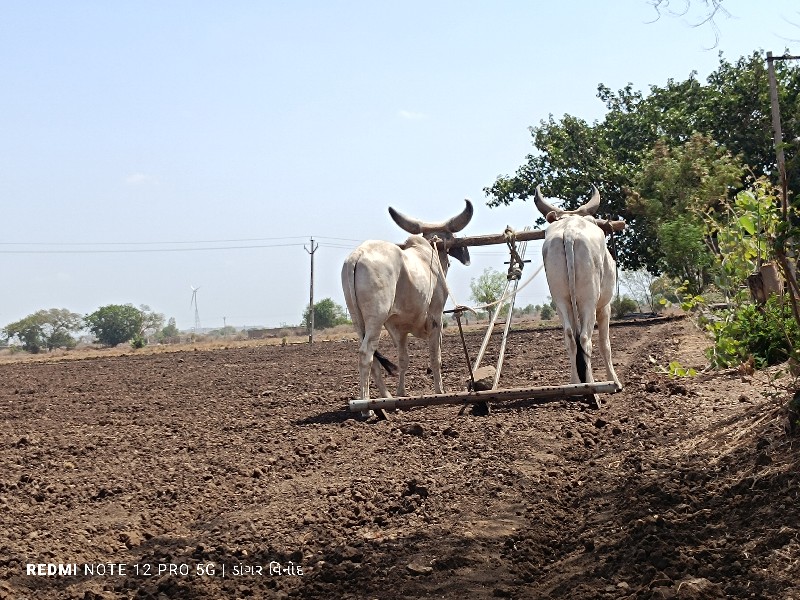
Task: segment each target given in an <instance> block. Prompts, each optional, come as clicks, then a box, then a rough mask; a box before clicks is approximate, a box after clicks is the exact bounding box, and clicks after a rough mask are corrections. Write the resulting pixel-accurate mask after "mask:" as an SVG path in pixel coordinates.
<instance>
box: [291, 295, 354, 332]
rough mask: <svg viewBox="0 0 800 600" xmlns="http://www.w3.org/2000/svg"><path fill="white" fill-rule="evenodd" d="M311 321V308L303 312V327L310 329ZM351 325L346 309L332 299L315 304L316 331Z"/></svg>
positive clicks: (308, 307)
mask: <svg viewBox="0 0 800 600" xmlns="http://www.w3.org/2000/svg"><path fill="white" fill-rule="evenodd" d="M310 320H311V307H310V306H307V307H306V310H305V311H304V312H303V321H302V325H303V327H308V326H309V323H310ZM345 323H349V321H348V319H347V314H346V313H345V311H344V308H343V307H342V306H340V305H339V304H336V303H335V302H334V301H333V300H331V299H330V298H325V299H324V300H320V301H319V302H315V303H314V329H328V328H329V327H335V326H337V325H344V324H345Z"/></svg>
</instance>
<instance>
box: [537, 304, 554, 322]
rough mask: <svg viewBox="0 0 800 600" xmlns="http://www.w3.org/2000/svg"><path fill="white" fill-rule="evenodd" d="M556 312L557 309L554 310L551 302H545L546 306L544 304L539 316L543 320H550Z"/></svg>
mask: <svg viewBox="0 0 800 600" xmlns="http://www.w3.org/2000/svg"><path fill="white" fill-rule="evenodd" d="M555 312H556V311H555V310H553V307H552V306H550V305H549V304H545V305H544V306H542V309H541V310H540V311H539V318H541V319H542V321H549V320H550V319H552V318H553V315H554V314H555Z"/></svg>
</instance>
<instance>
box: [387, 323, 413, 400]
mask: <svg viewBox="0 0 800 600" xmlns="http://www.w3.org/2000/svg"><path fill="white" fill-rule="evenodd" d="M386 330H387V331H388V332H389V336H390V337H391V338H392V341H393V342H394V345H395V348H397V363H398V364H397V367H398V369H397V395H398V396H405V395H406V373H408V365H409V358H408V333H406V332H402V331H398V330H397V329H395V328H393V327H390V326H389V325H388V324H387V325H386Z"/></svg>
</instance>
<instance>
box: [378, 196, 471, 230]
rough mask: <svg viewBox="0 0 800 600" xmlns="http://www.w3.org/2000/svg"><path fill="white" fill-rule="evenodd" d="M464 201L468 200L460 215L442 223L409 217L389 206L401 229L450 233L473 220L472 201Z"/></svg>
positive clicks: (391, 214)
mask: <svg viewBox="0 0 800 600" xmlns="http://www.w3.org/2000/svg"><path fill="white" fill-rule="evenodd" d="M464 202H466V206H465V207H464V210H463V211H461V213H460V214H459V215H457V216H455V217H452V218H450V219H448V220H447V221H442V222H441V223H426V222H424V221H420V220H419V219H412V218H411V217H407V216H406V215H404V214H403V213H401V212H399V211H397V210H395V209H393V208H392V207H391V206H390V207H389V215H390V216H391V217H392V220H393V221H394V222H395V223H397V224H398V225H399V226H400V228H401V229H403V230H405V231H407V232H408V233H412V234H416V233H433V232H436V231H448V232H450V233H455V232H457V231H461V230H462V229H464V227H466V226H467V224H468V223H469V222H470V220H472V213H473V208H472V202H470V201H469V200H464Z"/></svg>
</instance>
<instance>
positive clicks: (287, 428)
mask: <svg viewBox="0 0 800 600" xmlns="http://www.w3.org/2000/svg"><path fill="white" fill-rule="evenodd" d="M495 342H496V340H495ZM467 343H468V345H469V347H470V350H471V352H472V353H473V354H474V352H475V351H476V350H477V348H478V347H479V345H480V334H478V333H473V334H468V336H467ZM704 345H705V340H704V339H703V338H702V337H701V335H700V334H699V333H698V332H697V331H696V330H695V329H694V328H693V326H692V325H691V324H690V323H689V322H688V321H685V320H673V321H664V320H661V321H653V322H644V323H628V324H621V325H616V326H614V327H613V328H612V346H613V351H614V360H615V364H616V366H617V373H618V374H619V376H620V379H621V380H622V381H623V383H624V385H625V389H624V390H623V391H622V392H620V393H618V394H615V395H609V396H602V400H603V405H602V407H601V408H599V409H597V408H595V407H593V406H591V405H590V404H588V403H587V402H583V401H580V400H570V399H562V400H555V401H546V402H545V401H531V400H524V401H515V402H511V403H507V404H497V405H495V406H493V407H492V411H491V414H489V415H488V416H474V415H472V414H470V412H469V411H467V412H466V413H465V414H463V415H459V407H457V406H456V407H454V406H441V407H435V408H433V407H432V408H416V409H411V410H407V411H403V412H396V413H390V415H389V420H387V421H374V420H372V421H366V422H365V421H361V420H359V419H358V418H355V417H354V416H353V415H351V414H350V413H348V412H347V411H346V410H345V406H346V403H347V401H348V400H349V399H351V398H354V397H355V396H356V393H357V388H358V376H357V371H356V344H355V342H353V341H351V340H343V341H336V342H324V343H317V344H314V346H313V347H309V346H308V345H290V346H286V347H280V346H262V347H251V348H229V349H220V350H214V351H191V350H189V351H182V352H174V353H164V354H137V353H131V354H129V355H128V356H105V357H99V358H91V359H82V360H59V361H49V362H30V361H29V362H20V363H12V364H3V365H0V417H1V418H2V419H1V420H0V599H14V600H18V599H61V598H74V599H78V598H80V599H88V600H93V599H116V598H137V599H164V598H188V599H200V598H203V599H206V598H209V599H210V598H319V599H332V598H380V599H382V600H383V599H388V598H418V597H435V598H445V599H458V600H465V599H467V598H469V599H473V598H477V599H480V598H576V599H577V598H580V599H585V598H726V597H727V598H782V599H788V598H796V599H800V515H799V514H798V513H799V512H800V510H799V509H800V499H799V498H798V492H799V491H800V488H799V487H798V483H800V475H798V466H799V465H800V460H798V449H797V442H796V441H794V442H793V438H791V437H788V436H787V433H786V431H785V420H786V418H785V414H784V411H783V410H782V404H783V402H785V398H782V397H781V396H780V395H779V396H776V397H773V396H770V392H771V391H774V389H773V388H772V387H771V386H770V385H769V382H768V380H767V374H762V373H756V374H751V373H747V372H745V371H742V372H740V371H736V370H731V371H725V372H711V373H708V372H707V373H702V374H700V375H697V376H695V377H670V376H669V375H668V374H666V373H663V372H662V371H663V367H665V366H667V365H669V363H670V362H672V361H678V362H679V363H680V364H681V365H682V366H684V367H694V368H696V369H698V370H701V369H702V368H703V367H704V365H705V360H704V358H703V354H702V350H703V347H704ZM495 346H496V343H495ZM383 349H384V350H386V352H385V353H386V354H387V355H389V356H390V357H394V356H396V355H395V353H394V351H393V349H392V348H391V347H390V344H389V343H388V341H387V342H386V343H384V345H383ZM411 352H412V367H411V375H410V378H409V381H408V391H409V393H411V394H421V393H423V392H426V393H427V392H430V391H432V384H431V379H430V376H429V375H427V374H426V369H425V365H426V357H425V354H426V352H425V348H424V345H423V344H422V343H420V342H414V343H413V344H412V347H411ZM444 363H445V365H444V377H445V385H446V387H447V388H448V390H449V391H454V390H458V389H463V388H464V381H465V379H466V377H467V375H466V367H465V361H464V358H463V350H462V347H461V342H460V339H459V337H458V336H457V335H452V332H449V333H448V335H446V336H445V347H444ZM599 364H600V361H599V359H598V357H597V356H596V357H595V365H596V366H597V365H599ZM567 367H568V363H567V361H566V358H565V353H564V349H563V342H562V334H561V332H560V331H559V330H557V329H552V330H533V329H531V330H527V331H516V332H512V334H511V335H510V337H509V340H508V350H507V355H506V361H505V365H504V368H503V376H502V379H501V386H502V387H523V386H531V385H548V384H559V383H567V382H568V375H567ZM659 367H662V368H659ZM595 374H596V377H597V378H598V379H600V380H603V379H605V374H604V373H603V372H602V371H601V370H598V369H597V368H596V369H595ZM389 381H390V385H391V384H393V379H392V378H389ZM793 444H794V445H793ZM48 570H49V571H48ZM53 571H55V574H48V572H53Z"/></svg>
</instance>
